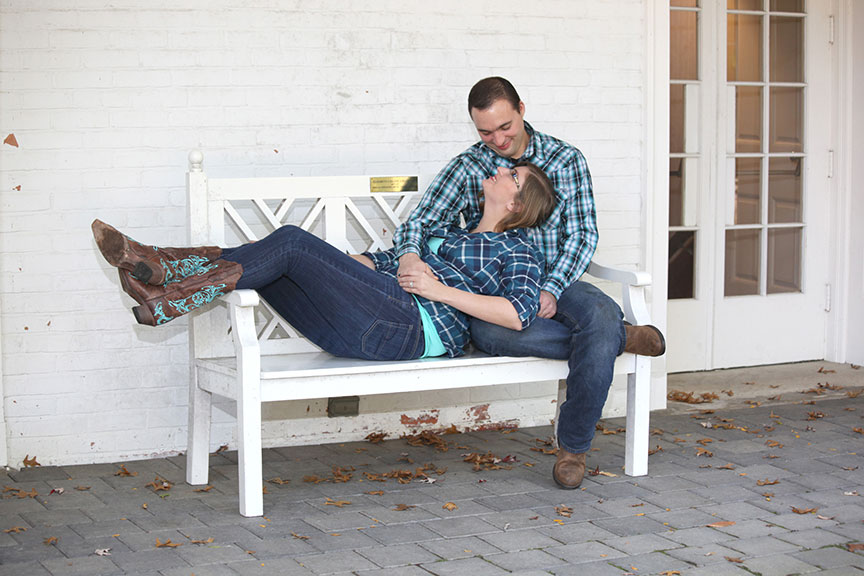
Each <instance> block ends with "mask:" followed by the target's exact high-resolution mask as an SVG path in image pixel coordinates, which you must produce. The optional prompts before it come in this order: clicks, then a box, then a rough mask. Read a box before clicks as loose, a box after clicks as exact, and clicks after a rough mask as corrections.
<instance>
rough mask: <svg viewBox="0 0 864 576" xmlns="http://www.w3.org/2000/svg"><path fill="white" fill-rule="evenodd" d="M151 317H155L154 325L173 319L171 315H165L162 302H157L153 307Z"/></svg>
mask: <svg viewBox="0 0 864 576" xmlns="http://www.w3.org/2000/svg"><path fill="white" fill-rule="evenodd" d="M153 317H154V318H155V319H156V325H157V326H161V325H162V324H165V323H166V322H170V321H171V320H173V319H174V318H173V317H170V316H166V315H165V312H164V311H163V310H162V303H161V302H159V303H158V304H156V306H154V307H153Z"/></svg>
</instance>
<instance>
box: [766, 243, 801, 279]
mask: <svg viewBox="0 0 864 576" xmlns="http://www.w3.org/2000/svg"><path fill="white" fill-rule="evenodd" d="M801 237H802V233H801V228H779V229H774V230H768V293H769V294H777V293H780V292H800V291H801Z"/></svg>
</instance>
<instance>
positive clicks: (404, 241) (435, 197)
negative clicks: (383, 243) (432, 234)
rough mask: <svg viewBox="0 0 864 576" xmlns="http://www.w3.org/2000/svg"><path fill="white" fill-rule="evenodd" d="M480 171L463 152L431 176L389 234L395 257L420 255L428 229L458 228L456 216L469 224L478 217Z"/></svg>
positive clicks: (481, 176) (481, 173)
mask: <svg viewBox="0 0 864 576" xmlns="http://www.w3.org/2000/svg"><path fill="white" fill-rule="evenodd" d="M485 177H486V176H485V175H484V171H483V170H481V169H480V167H479V166H478V165H476V163H475V162H471V161H470V158H469V156H468V155H467V153H463V154H460V155H459V156H456V157H455V158H453V159H452V160H451V161H450V162H449V163H448V164H447V165H446V166H445V167H444V168H443V169H442V170H441V171H440V172H439V173H438V175H437V176H436V177H435V179H434V180H433V181H432V183H431V184H430V185H429V187H428V188H427V189H426V192H425V193H424V194H423V196H422V198H421V199H420V202H419V204H417V207H416V208H414V210H413V211H412V212H411V215H410V216H409V217H408V219H407V220H405V222H403V223H402V224H401V225H400V226H399V227H398V228H397V229H396V232H395V234H394V235H393V246H394V248H395V251H396V258H397V259H398V258H401V257H402V256H403V255H405V254H406V253H408V252H414V253H416V254H422V253H423V244H424V243H425V241H426V238H427V237H428V232H429V230H430V229H431V228H434V227H440V226H445V227H447V226H458V225H459V217H460V213H461V214H462V215H463V216H464V217H465V221H466V222H469V221H471V220H473V219H476V218H477V217H478V215H479V214H480V205H479V195H478V194H477V191H478V190H479V189H480V181H481V180H482V179H483V178H485Z"/></svg>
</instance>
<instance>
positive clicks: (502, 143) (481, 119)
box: [471, 99, 528, 158]
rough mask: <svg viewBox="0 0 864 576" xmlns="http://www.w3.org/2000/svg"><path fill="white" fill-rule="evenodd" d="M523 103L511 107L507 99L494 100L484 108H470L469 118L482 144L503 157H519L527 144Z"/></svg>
mask: <svg viewBox="0 0 864 576" xmlns="http://www.w3.org/2000/svg"><path fill="white" fill-rule="evenodd" d="M524 114H525V104H523V103H522V102H519V108H518V109H516V108H513V105H512V104H510V102H508V101H507V100H504V99H500V100H495V101H494V102H493V103H492V105H491V106H490V107H489V108H487V109H485V110H480V109H479V108H472V109H471V119H472V120H473V121H474V126H475V127H476V128H477V133H478V134H479V135H480V139H481V140H482V141H483V143H484V144H486V145H487V146H489V148H491V149H492V150H494V151H495V153H497V154H498V155H500V156H504V157H505V158H519V157H520V156H522V154H523V153H524V152H525V148H526V147H527V146H528V133H527V132H525V122H524V121H523V120H522V117H523V116H524Z"/></svg>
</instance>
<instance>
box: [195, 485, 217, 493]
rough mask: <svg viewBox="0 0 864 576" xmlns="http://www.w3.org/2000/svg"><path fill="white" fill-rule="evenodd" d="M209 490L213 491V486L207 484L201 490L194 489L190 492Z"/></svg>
mask: <svg viewBox="0 0 864 576" xmlns="http://www.w3.org/2000/svg"><path fill="white" fill-rule="evenodd" d="M211 490H213V486H211V485H210V484H208V485H207V486H204V487H203V488H195V489H194V490H192V491H193V492H210V491H211Z"/></svg>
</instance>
